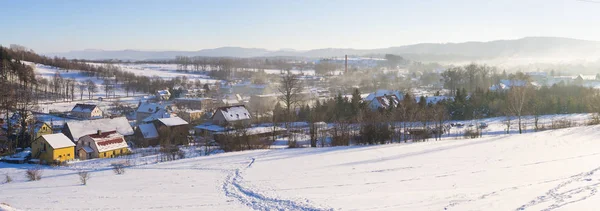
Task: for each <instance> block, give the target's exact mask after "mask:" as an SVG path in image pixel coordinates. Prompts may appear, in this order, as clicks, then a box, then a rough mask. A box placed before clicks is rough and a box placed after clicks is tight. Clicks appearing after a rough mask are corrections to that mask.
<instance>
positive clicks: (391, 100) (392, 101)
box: [374, 95, 400, 108]
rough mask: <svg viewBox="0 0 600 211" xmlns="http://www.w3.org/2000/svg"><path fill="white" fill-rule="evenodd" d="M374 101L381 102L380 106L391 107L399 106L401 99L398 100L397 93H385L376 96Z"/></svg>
mask: <svg viewBox="0 0 600 211" xmlns="http://www.w3.org/2000/svg"><path fill="white" fill-rule="evenodd" d="M374 101H377V102H379V104H378V105H379V107H380V108H389V107H390V106H394V107H395V106H397V105H398V103H400V101H399V100H398V97H396V95H384V96H379V97H375V99H374Z"/></svg>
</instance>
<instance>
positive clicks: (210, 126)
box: [195, 124, 225, 132]
mask: <svg viewBox="0 0 600 211" xmlns="http://www.w3.org/2000/svg"><path fill="white" fill-rule="evenodd" d="M195 128H196V129H201V130H208V131H212V132H222V131H225V128H224V127H221V126H219V125H214V124H202V125H198V126H196V127H195Z"/></svg>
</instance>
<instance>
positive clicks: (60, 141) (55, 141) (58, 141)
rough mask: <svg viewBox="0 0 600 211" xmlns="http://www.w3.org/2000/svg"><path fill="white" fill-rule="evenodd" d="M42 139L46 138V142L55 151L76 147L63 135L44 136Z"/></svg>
mask: <svg viewBox="0 0 600 211" xmlns="http://www.w3.org/2000/svg"><path fill="white" fill-rule="evenodd" d="M42 137H44V139H45V140H46V142H48V144H50V146H52V148H53V149H61V148H65V147H74V146H75V144H73V142H72V141H71V140H70V139H69V138H67V136H65V135H64V134H62V133H55V134H48V135H42Z"/></svg>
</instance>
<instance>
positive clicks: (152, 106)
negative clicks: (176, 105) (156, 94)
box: [136, 102, 167, 113]
mask: <svg viewBox="0 0 600 211" xmlns="http://www.w3.org/2000/svg"><path fill="white" fill-rule="evenodd" d="M161 109H164V110H166V109H167V105H165V104H162V103H149V102H143V103H140V105H139V106H138V108H137V109H136V111H137V112H143V113H154V112H156V111H158V110H161Z"/></svg>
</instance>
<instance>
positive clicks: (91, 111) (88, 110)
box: [70, 103, 103, 119]
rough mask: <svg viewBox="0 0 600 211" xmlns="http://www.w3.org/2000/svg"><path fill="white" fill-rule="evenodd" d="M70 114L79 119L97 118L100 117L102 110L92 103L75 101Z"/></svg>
mask: <svg viewBox="0 0 600 211" xmlns="http://www.w3.org/2000/svg"><path fill="white" fill-rule="evenodd" d="M70 114H71V116H73V117H76V118H79V119H99V118H102V115H103V113H102V110H100V108H99V107H98V106H97V105H94V104H83V103H77V104H76V105H75V106H74V107H73V109H71V112H70Z"/></svg>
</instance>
